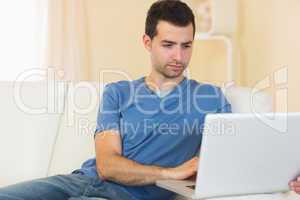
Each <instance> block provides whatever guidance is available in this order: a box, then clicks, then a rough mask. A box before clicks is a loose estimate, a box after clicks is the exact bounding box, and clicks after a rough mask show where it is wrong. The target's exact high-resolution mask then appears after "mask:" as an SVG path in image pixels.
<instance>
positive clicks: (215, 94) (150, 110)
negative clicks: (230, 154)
mask: <svg viewBox="0 0 300 200" xmlns="http://www.w3.org/2000/svg"><path fill="white" fill-rule="evenodd" d="M194 34H195V22H194V15H193V13H192V11H191V9H190V8H189V7H188V6H187V5H186V4H185V3H182V2H180V1H175V0H162V1H158V2H156V3H154V4H153V5H152V6H151V8H150V10H149V11H148V16H147V19H146V30H145V35H144V36H143V42H144V45H145V48H146V49H147V50H148V51H149V53H150V56H151V64H152V71H151V73H150V74H149V75H148V76H147V77H143V78H140V79H138V80H134V81H120V82H117V83H112V84H109V85H107V87H106V89H105V91H104V93H103V98H102V103H101V106H100V109H99V113H98V118H97V128H96V131H95V148H96V158H95V159H90V160H88V161H86V162H85V163H84V164H83V166H82V168H81V169H79V170H75V171H74V172H73V173H72V174H69V175H58V176H53V177H49V178H44V179H38V180H34V181H30V182H25V183H20V184H16V185H13V186H9V187H6V188H3V189H0V199H1V200H4V199H5V200H16V199H30V200H35V199H47V200H48V199H49V200H50V199H51V200H52V199H55V200H60V199H73V200H75V199H99V197H104V198H107V199H121V200H127V199H128V200H143V199H145V200H147V199H149V200H154V199H155V200H157V199H162V200H166V199H171V198H172V197H173V196H174V194H173V193H171V192H169V191H166V190H164V189H161V188H158V187H156V186H155V185H154V183H155V181H156V180H161V179H176V180H183V179H186V178H189V177H191V176H193V175H194V174H195V173H196V170H197V163H198V158H197V152H198V150H199V148H200V143H201V133H202V127H203V122H204V117H205V115H206V114H207V113H217V112H230V110H231V109H230V104H229V103H228V102H227V101H226V99H225V97H224V96H223V94H222V92H221V90H220V89H219V88H217V87H214V86H212V85H206V84H200V83H198V82H196V81H194V80H189V79H187V78H186V77H184V75H183V72H184V70H185V69H186V67H187V66H188V63H189V61H190V58H191V55H192V45H193V39H194ZM293 184H294V186H292V188H293V189H294V190H295V191H300V189H299V188H300V182H293Z"/></svg>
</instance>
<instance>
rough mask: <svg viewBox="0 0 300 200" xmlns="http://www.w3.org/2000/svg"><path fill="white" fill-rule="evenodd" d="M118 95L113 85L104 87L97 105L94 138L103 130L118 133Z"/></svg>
mask: <svg viewBox="0 0 300 200" xmlns="http://www.w3.org/2000/svg"><path fill="white" fill-rule="evenodd" d="M119 107H120V106H119V95H118V92H117V88H116V86H115V85H114V84H108V85H106V87H105V89H104V91H103V95H102V98H101V103H100V105H99V110H98V115H97V124H96V129H95V136H96V134H99V133H101V132H103V131H105V130H116V131H118V132H119V131H120V109H119Z"/></svg>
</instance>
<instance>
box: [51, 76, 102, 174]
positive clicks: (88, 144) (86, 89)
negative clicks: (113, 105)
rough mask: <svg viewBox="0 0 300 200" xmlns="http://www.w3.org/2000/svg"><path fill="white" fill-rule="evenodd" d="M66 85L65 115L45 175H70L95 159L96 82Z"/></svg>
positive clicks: (98, 88)
mask: <svg viewBox="0 0 300 200" xmlns="http://www.w3.org/2000/svg"><path fill="white" fill-rule="evenodd" d="M68 85H69V87H68V88H69V89H68V95H67V96H66V104H65V112H64V114H63V117H62V120H61V122H60V127H59V134H58V137H57V141H56V143H55V148H54V149H55V151H54V154H53V158H52V161H51V165H50V168H49V173H48V175H55V174H64V173H70V172H72V171H73V170H75V169H78V168H80V166H81V164H82V163H83V162H84V161H85V160H87V159H89V158H92V157H94V156H95V150H94V130H95V127H96V119H97V111H98V106H99V102H100V98H99V97H100V96H101V91H100V85H99V83H96V82H71V83H69V84H68Z"/></svg>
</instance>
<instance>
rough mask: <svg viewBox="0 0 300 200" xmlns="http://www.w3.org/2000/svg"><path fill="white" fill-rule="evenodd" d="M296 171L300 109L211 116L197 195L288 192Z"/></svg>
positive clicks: (299, 170)
mask: <svg viewBox="0 0 300 200" xmlns="http://www.w3.org/2000/svg"><path fill="white" fill-rule="evenodd" d="M264 119H266V120H264ZM268 120H269V121H270V120H275V121H273V123H269V121H268ZM279 123H281V125H282V126H281V127H284V125H286V126H285V127H286V129H281V130H279V128H278V127H279V126H278V124H279ZM272 124H277V125H274V126H272ZM297 175H300V113H289V114H288V115H287V114H284V113H281V114H276V116H274V115H273V114H271V113H269V114H264V116H255V115H254V114H214V115H207V117H206V119H205V126H204V130H203V140H202V145H201V152H200V161H199V169H198V176H197V181H196V190H195V197H196V198H209V197H219V196H234V195H246V194H260V193H273V192H281V191H288V190H289V187H288V182H289V181H291V180H292V179H294V178H295V177H296V176H297Z"/></svg>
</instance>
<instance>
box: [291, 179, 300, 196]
mask: <svg viewBox="0 0 300 200" xmlns="http://www.w3.org/2000/svg"><path fill="white" fill-rule="evenodd" d="M289 186H290V189H291V190H292V191H294V192H296V193H298V194H300V176H299V177H298V178H297V179H296V180H294V181H291V182H290V183H289Z"/></svg>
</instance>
